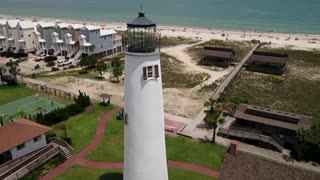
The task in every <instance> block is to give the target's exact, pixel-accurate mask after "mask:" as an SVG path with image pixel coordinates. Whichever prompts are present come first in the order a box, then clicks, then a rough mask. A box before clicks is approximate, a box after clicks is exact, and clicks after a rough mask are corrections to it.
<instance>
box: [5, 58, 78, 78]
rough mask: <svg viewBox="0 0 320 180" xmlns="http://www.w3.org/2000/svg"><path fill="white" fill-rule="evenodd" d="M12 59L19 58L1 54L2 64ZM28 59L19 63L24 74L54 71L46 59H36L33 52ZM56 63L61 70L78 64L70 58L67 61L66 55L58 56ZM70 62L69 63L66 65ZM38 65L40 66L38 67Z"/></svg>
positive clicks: (56, 66)
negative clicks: (48, 65)
mask: <svg viewBox="0 0 320 180" xmlns="http://www.w3.org/2000/svg"><path fill="white" fill-rule="evenodd" d="M10 59H12V60H14V61H15V60H17V59H13V58H6V57H1V56H0V64H3V65H5V64H6V63H7V62H9V61H10ZM27 59H28V60H27V61H23V62H20V63H19V68H20V69H21V71H20V73H21V74H23V75H30V74H33V73H40V72H51V71H52V67H47V66H46V65H47V63H46V62H44V60H40V61H36V56H34V55H33V54H28V57H27ZM61 61H62V62H63V63H59V62H61ZM53 62H54V63H55V66H53V67H55V68H59V69H60V70H63V68H64V67H68V66H69V65H71V64H73V65H76V64H75V62H74V61H73V60H69V62H66V63H64V62H65V57H64V56H58V57H57V60H54V61H53ZM59 64H60V65H59ZM65 64H68V65H65ZM36 66H38V67H39V68H36Z"/></svg>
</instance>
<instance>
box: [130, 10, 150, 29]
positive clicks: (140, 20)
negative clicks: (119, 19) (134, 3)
mask: <svg viewBox="0 0 320 180" xmlns="http://www.w3.org/2000/svg"><path fill="white" fill-rule="evenodd" d="M127 25H128V26H129V27H151V26H156V23H154V22H152V21H151V20H150V19H149V18H147V17H145V15H144V12H143V11H140V12H139V16H138V17H137V18H135V19H134V20H132V21H131V22H129V23H127Z"/></svg>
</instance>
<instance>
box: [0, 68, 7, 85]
mask: <svg viewBox="0 0 320 180" xmlns="http://www.w3.org/2000/svg"><path fill="white" fill-rule="evenodd" d="M6 72H7V69H6V68H5V67H4V66H0V80H1V82H2V85H3V86H4V85H5V84H4V78H3V76H4V74H5V73H6Z"/></svg>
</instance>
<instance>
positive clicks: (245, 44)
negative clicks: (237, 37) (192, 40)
mask: <svg viewBox="0 0 320 180" xmlns="http://www.w3.org/2000/svg"><path fill="white" fill-rule="evenodd" d="M205 46H214V47H223V48H232V49H233V50H234V51H235V56H234V59H235V61H240V60H241V59H242V58H243V57H245V56H246V55H247V54H248V52H249V51H250V50H251V49H252V47H253V46H254V43H253V42H251V41H230V40H227V41H223V40H210V41H206V42H204V43H201V44H197V45H195V46H192V47H190V48H189V49H188V52H189V53H190V55H191V57H192V58H193V60H194V61H196V62H199V61H200V59H201V54H200V52H201V50H202V49H203V47H205Z"/></svg>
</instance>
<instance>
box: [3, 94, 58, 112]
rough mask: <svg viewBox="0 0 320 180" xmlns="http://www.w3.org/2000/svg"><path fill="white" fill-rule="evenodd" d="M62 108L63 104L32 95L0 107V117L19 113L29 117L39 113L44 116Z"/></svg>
mask: <svg viewBox="0 0 320 180" xmlns="http://www.w3.org/2000/svg"><path fill="white" fill-rule="evenodd" d="M62 107H64V105H63V104H60V103H58V102H55V101H51V100H49V99H45V98H42V97H39V96H37V95H33V96H28V97H25V98H22V99H19V100H17V101H13V102H10V103H8V104H5V105H2V106H0V115H10V114H15V113H16V112H20V111H23V112H25V113H27V114H30V115H35V114H37V113H38V112H40V111H41V112H42V113H44V114H45V113H48V112H50V111H52V110H54V109H57V108H62Z"/></svg>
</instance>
